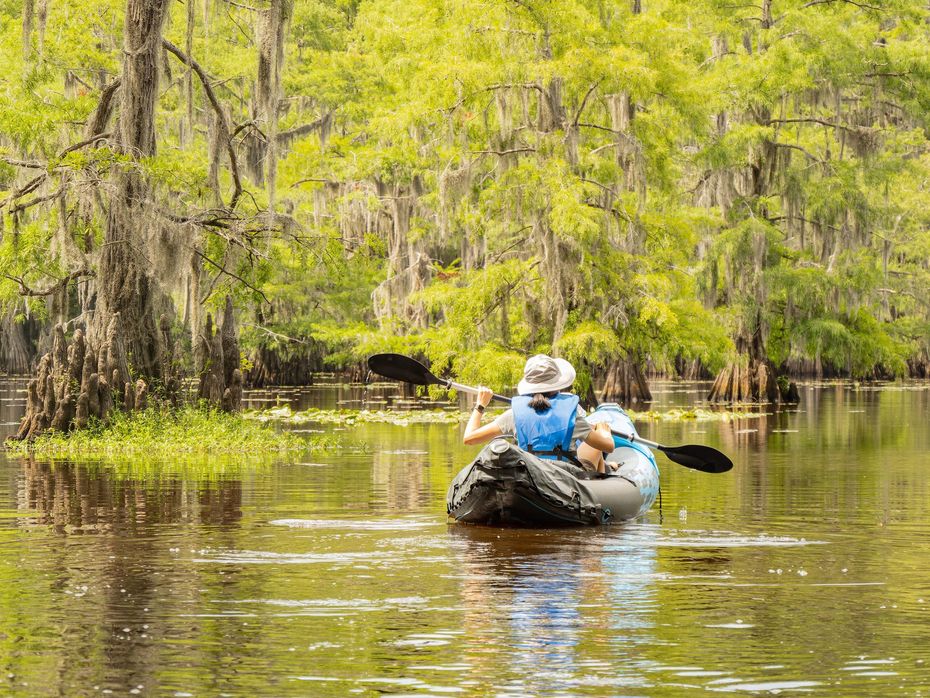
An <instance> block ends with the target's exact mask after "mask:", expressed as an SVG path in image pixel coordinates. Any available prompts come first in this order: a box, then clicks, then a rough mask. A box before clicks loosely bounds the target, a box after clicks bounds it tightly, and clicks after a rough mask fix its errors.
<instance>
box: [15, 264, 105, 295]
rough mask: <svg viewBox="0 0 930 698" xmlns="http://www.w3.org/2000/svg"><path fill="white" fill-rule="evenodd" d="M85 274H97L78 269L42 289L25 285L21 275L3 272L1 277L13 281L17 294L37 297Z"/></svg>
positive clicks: (47, 293) (56, 289) (59, 288)
mask: <svg viewBox="0 0 930 698" xmlns="http://www.w3.org/2000/svg"><path fill="white" fill-rule="evenodd" d="M85 276H86V277H94V276H97V272H95V271H94V270H93V269H79V270H78V271H73V272H71V273H70V274H68V275H67V276H65V277H64V278H62V279H59V280H58V282H57V283H56V284H55V285H54V286H51V287H49V288H47V289H45V290H42V291H37V290H36V289H34V288H30V287H29V286H27V285H26V281H25V279H23V278H22V277H21V276H12V275H10V274H3V277H4V278H5V279H9V280H10V281H13V282H15V283H16V284H17V285H18V286H19V295H21V296H33V297H37V298H38V297H42V298H44V297H45V296H50V295H52V294H53V293H57V292H58V291H60V290H61V289H62V288H64V287H65V286H67V285H68V284H69V283H71V282H72V281H74V280H75V279H80V278H82V277H85Z"/></svg>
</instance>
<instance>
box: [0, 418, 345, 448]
mask: <svg viewBox="0 0 930 698" xmlns="http://www.w3.org/2000/svg"><path fill="white" fill-rule="evenodd" d="M334 447H337V444H336V443H335V442H334V441H333V440H332V439H331V438H322V439H321V438H310V439H307V438H304V437H302V436H299V435H297V434H295V433H293V432H288V431H278V430H275V429H271V428H269V427H267V426H265V425H263V424H260V423H258V422H256V421H254V420H248V419H246V418H244V417H243V416H241V415H238V414H229V413H226V412H218V411H215V410H208V409H204V408H199V407H185V408H181V409H178V410H162V409H157V408H151V409H148V410H145V411H142V412H130V413H125V412H114V413H113V415H112V418H111V419H110V421H109V422H108V423H106V424H104V423H102V422H100V421H94V422H93V423H92V424H91V425H89V426H88V428H86V429H82V430H80V431H75V432H73V433H70V434H64V433H61V432H46V433H45V434H43V435H42V436H40V437H39V438H37V439H35V440H34V441H33V442H32V443H28V442H23V441H8V442H7V443H6V448H7V450H8V451H9V452H12V453H15V454H19V455H32V456H35V457H38V458H80V459H82V460H83V459H91V460H93V459H98V458H102V459H108V460H109V459H112V460H117V461H119V460H123V459H126V458H131V459H137V458H140V457H141V458H143V459H157V460H183V459H185V458H192V459H197V458H201V457H203V456H204V455H206V454H216V455H219V454H235V455H237V456H242V455H246V456H248V455H259V456H260V455H267V454H286V453H300V452H303V451H310V450H319V449H326V448H334Z"/></svg>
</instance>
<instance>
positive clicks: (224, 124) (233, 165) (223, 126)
mask: <svg viewBox="0 0 930 698" xmlns="http://www.w3.org/2000/svg"><path fill="white" fill-rule="evenodd" d="M161 43H162V46H164V47H165V49H166V50H167V51H168V52H170V53H173V54H174V55H175V57H177V58H178V60H180V61H181V62H182V63H184V64H185V65H187V66H190V67H191V68H192V69H193V71H194V72H195V73H197V77H198V78H199V79H200V84H201V85H203V91H204V93H206V95H207V100H209V102H210V106H212V107H213V111H214V112H215V113H216V119H217V122H218V123H219V128H220V134H219V136H220V138H222V139H223V140H224V141H225V142H226V152H227V154H228V155H229V170H230V173H231V174H232V178H233V186H234V190H233V194H232V197H231V198H230V200H229V208H230V209H235V208H236V204H238V203H239V198H240V197H241V196H242V181H241V179H240V178H239V160H238V158H237V156H236V149H235V148H234V147H233V144H232V137H231V136H230V133H229V122H228V121H227V120H226V112H224V111H223V108H222V106H220V102H219V100H218V99H217V98H216V93H214V92H213V86H212V85H211V84H210V79H209V78H208V77H207V74H206V73H205V72H204V70H203V68H201V67H200V64H199V63H198V62H197V61H195V60H194V59H193V57H192V56H188V55H187V54H186V53H184V52H183V51H182V50H181V49H179V48H178V47H177V46H175V45H174V44H172V43H171V42H170V41H168V40H167V39H162V40H161Z"/></svg>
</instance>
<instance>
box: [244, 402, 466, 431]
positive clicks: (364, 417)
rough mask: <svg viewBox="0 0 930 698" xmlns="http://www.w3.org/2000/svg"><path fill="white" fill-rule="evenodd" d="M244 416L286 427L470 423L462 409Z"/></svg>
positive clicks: (277, 411)
mask: <svg viewBox="0 0 930 698" xmlns="http://www.w3.org/2000/svg"><path fill="white" fill-rule="evenodd" d="M243 416H244V417H246V418H247V419H253V420H256V421H258V422H284V423H287V424H307V423H315V424H336V425H340V426H352V425H354V424H364V423H371V424H394V425H397V426H402V427H405V426H407V425H409V424H460V423H462V422H465V421H467V420H468V416H469V414H468V413H467V412H463V411H462V410H459V409H451V410H448V409H438V410H437V409H431V410H351V409H341V410H321V409H316V408H310V409H307V410H301V411H299V412H293V411H292V410H291V408H290V407H288V406H287V405H284V406H282V407H273V408H271V409H267V410H261V411H256V412H245V413H243Z"/></svg>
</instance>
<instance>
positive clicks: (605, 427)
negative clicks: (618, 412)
mask: <svg viewBox="0 0 930 698" xmlns="http://www.w3.org/2000/svg"><path fill="white" fill-rule="evenodd" d="M594 430H595V431H603V432H605V433H607V434H610V422H598V423H597V424H595V425H594Z"/></svg>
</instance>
